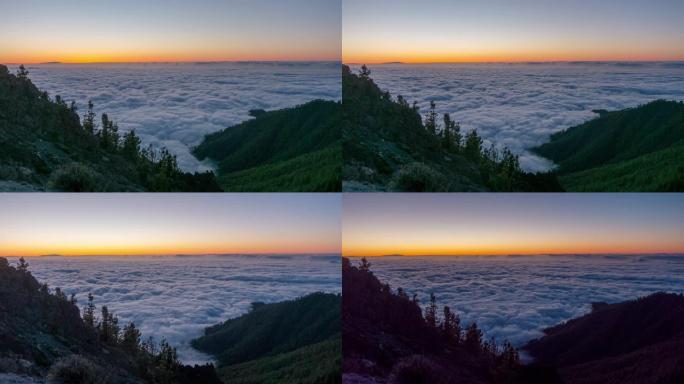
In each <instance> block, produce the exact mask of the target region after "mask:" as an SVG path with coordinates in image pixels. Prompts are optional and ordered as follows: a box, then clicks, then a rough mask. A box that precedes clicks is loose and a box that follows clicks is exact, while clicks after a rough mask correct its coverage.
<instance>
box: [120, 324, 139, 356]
mask: <svg viewBox="0 0 684 384" xmlns="http://www.w3.org/2000/svg"><path fill="white" fill-rule="evenodd" d="M121 346H122V347H124V349H126V350H128V351H129V352H132V353H137V352H138V350H139V349H140V331H139V330H138V329H137V328H136V327H135V323H133V322H131V323H128V324H127V325H126V326H124V328H123V335H122V336H121Z"/></svg>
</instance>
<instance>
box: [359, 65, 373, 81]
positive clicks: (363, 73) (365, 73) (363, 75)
mask: <svg viewBox="0 0 684 384" xmlns="http://www.w3.org/2000/svg"><path fill="white" fill-rule="evenodd" d="M370 75H371V71H370V69H368V67H367V66H366V65H365V64H364V65H362V66H361V71H360V72H359V77H360V78H362V79H364V80H369V79H370Z"/></svg>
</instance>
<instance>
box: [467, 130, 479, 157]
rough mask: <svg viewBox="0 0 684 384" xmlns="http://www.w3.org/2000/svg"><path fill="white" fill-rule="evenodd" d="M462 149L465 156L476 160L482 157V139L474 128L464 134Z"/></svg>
mask: <svg viewBox="0 0 684 384" xmlns="http://www.w3.org/2000/svg"><path fill="white" fill-rule="evenodd" d="M463 151H464V155H465V156H466V158H468V159H470V160H472V161H476V162H479V161H480V159H481V157H482V139H481V138H480V136H478V134H477V130H476V129H473V130H472V131H470V132H468V134H467V135H466V138H465V147H464V149H463Z"/></svg>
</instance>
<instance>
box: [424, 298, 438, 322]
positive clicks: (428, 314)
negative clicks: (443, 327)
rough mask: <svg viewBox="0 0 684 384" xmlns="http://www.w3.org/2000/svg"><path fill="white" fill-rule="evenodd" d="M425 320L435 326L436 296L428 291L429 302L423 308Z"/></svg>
mask: <svg viewBox="0 0 684 384" xmlns="http://www.w3.org/2000/svg"><path fill="white" fill-rule="evenodd" d="M425 322H426V323H428V325H431V326H433V327H436V326H437V298H436V297H435V294H434V293H430V303H429V304H428V306H427V307H426V308H425Z"/></svg>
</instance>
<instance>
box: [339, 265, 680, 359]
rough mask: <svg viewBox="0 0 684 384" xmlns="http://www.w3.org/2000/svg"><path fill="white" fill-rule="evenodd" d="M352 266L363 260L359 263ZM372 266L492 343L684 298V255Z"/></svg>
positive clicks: (382, 278) (517, 342)
mask: <svg viewBox="0 0 684 384" xmlns="http://www.w3.org/2000/svg"><path fill="white" fill-rule="evenodd" d="M352 262H353V263H357V262H358V260H357V259H354V260H353V261H352ZM370 262H371V269H372V270H373V272H374V273H375V275H376V276H378V278H379V279H380V281H382V282H387V283H389V284H390V286H391V287H392V289H396V288H398V287H401V288H404V289H405V290H406V292H407V293H408V294H409V295H413V294H414V293H416V294H418V298H419V300H420V302H421V305H425V304H426V303H427V302H428V301H429V297H430V293H434V294H435V296H436V297H437V303H438V305H439V306H440V308H441V307H442V306H444V305H449V306H450V307H451V308H452V309H455V310H456V311H457V312H458V313H459V315H460V316H461V320H462V322H465V323H466V324H469V323H470V322H473V321H476V322H477V324H478V325H479V326H480V328H482V329H483V331H484V333H485V336H486V337H487V338H489V337H491V336H494V337H496V339H497V340H499V341H502V340H504V339H508V340H510V341H511V342H513V343H514V344H515V345H517V346H521V345H523V344H525V343H526V342H527V341H529V340H532V339H535V338H537V337H540V336H542V330H543V329H545V328H547V327H549V326H552V325H555V324H558V323H560V322H562V321H566V320H569V319H571V318H574V317H577V316H581V315H583V314H585V313H587V312H589V311H590V307H591V303H592V302H608V303H616V302H621V301H625V300H632V299H635V298H637V297H641V296H645V295H648V294H651V293H655V292H660V291H666V292H674V293H684V256H668V255H652V256H648V255H647V256H632V255H630V256H621V255H613V256H598V255H596V256H480V257H474V256H472V257H471V256H468V257H385V258H374V259H371V260H370Z"/></svg>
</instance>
